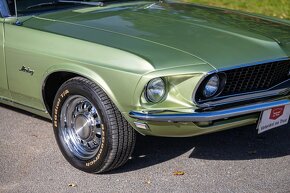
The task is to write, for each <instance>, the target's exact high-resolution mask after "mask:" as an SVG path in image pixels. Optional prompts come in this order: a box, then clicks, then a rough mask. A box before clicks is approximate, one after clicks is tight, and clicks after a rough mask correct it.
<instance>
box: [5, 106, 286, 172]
mask: <svg viewBox="0 0 290 193" xmlns="http://www.w3.org/2000/svg"><path fill="white" fill-rule="evenodd" d="M0 107H3V108H6V109H10V110H13V111H16V112H19V113H23V114H26V115H27V116H32V117H35V118H38V119H41V120H43V121H47V122H51V121H50V120H48V119H45V118H42V117H39V116H36V115H33V114H31V113H28V112H26V111H22V110H19V109H16V108H13V107H10V106H7V105H3V104H0ZM185 153H186V155H187V156H188V158H189V159H204V160H250V159H267V158H275V157H283V156H287V155H290V123H289V124H288V125H285V126H283V127H280V128H276V129H272V130H270V131H267V132H265V133H262V134H260V135H258V134H257V130H256V128H255V126H254V125H251V126H247V127H240V128H235V129H231V130H227V131H222V132H218V133H212V134H208V135H203V136H196V137H189V138H163V137H150V136H146V137H144V136H141V135H138V136H137V142H136V147H135V150H134V152H133V155H132V158H131V159H130V160H129V161H128V162H127V164H126V165H124V166H122V167H120V168H119V169H115V170H113V171H111V172H109V173H124V172H130V171H135V170H139V169H143V168H146V167H150V166H153V165H156V164H159V163H162V162H166V161H168V160H171V159H174V158H176V157H178V156H180V155H183V154H185Z"/></svg>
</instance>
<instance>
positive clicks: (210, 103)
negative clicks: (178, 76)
mask: <svg viewBox="0 0 290 193" xmlns="http://www.w3.org/2000/svg"><path fill="white" fill-rule="evenodd" d="M286 60H290V58H289V57H284V58H277V59H271V60H264V61H258V62H253V63H247V64H240V65H237V66H232V67H227V68H220V69H217V70H212V71H210V72H208V73H206V74H204V76H203V77H202V78H201V79H200V80H199V81H198V83H197V85H196V87H195V89H194V90H193V93H192V101H193V103H194V104H196V106H198V107H214V106H219V105H221V104H220V103H221V102H223V104H229V103H233V102H235V101H237V100H240V101H241V100H242V101H244V100H250V99H254V98H253V95H251V96H249V98H248V97H247V95H249V94H252V93H254V92H251V93H249V92H248V93H241V94H237V95H229V96H224V97H221V98H223V99H224V100H223V101H220V99H221V98H219V97H218V96H217V97H216V98H215V97H214V98H212V99H209V100H207V101H201V102H198V101H196V100H195V96H196V92H197V90H198V88H199V87H200V85H201V83H202V82H203V81H204V79H205V78H206V77H207V76H210V75H211V74H213V73H219V72H224V71H227V70H232V69H237V68H243V67H248V66H255V65H259V64H265V63H271V62H281V61H286ZM287 81H290V80H286V81H284V82H282V83H285V82H287ZM282 83H280V84H278V85H276V86H274V87H272V88H269V89H267V90H262V91H258V92H259V93H264V94H265V96H262V97H268V93H267V92H268V91H273V90H274V89H276V87H278V86H280V85H281V84H282ZM284 89H285V87H284ZM258 92H256V93H258ZM276 92H279V91H276ZM272 93H273V92H272ZM277 95H278V94H277ZM237 96H240V97H239V98H240V99H236V98H234V97H237ZM270 96H274V95H272V94H271V95H270ZM225 98H228V99H229V100H225ZM260 98H261V97H260ZM214 101H215V102H214Z"/></svg>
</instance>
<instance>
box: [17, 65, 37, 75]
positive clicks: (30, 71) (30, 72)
mask: <svg viewBox="0 0 290 193" xmlns="http://www.w3.org/2000/svg"><path fill="white" fill-rule="evenodd" d="M19 71H21V72H26V73H28V74H30V75H31V76H32V75H33V74H34V70H31V69H30V68H29V67H25V66H22V67H21V68H20V69H19Z"/></svg>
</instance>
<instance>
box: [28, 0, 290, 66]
mask: <svg viewBox="0 0 290 193" xmlns="http://www.w3.org/2000/svg"><path fill="white" fill-rule="evenodd" d="M23 25H24V26H26V27H30V28H35V29H38V30H42V31H47V32H53V33H57V34H61V35H65V36H69V37H74V38H78V39H82V40H86V41H90V42H94V43H99V44H103V45H107V46H111V47H115V48H118V49H121V50H125V51H128V52H131V53H134V54H136V55H138V56H141V57H143V58H145V59H147V60H148V61H150V62H151V63H152V64H153V65H154V67H155V68H156V69H161V68H168V67H173V66H178V65H187V64H189V63H194V62H198V61H199V62H204V63H208V64H210V65H212V66H213V67H214V68H225V67H229V66H234V65H240V64H245V63H252V62H258V61H266V60H272V59H278V58H285V57H289V56H290V48H289V47H290V44H289V42H290V25H289V24H287V23H286V22H285V23H283V22H280V21H274V20H273V21H272V20H269V19H262V18H260V17H257V16H251V15H249V14H245V13H240V12H235V11H230V10H225V9H217V8H211V7H204V6H198V5H191V4H180V3H152V2H151V3H149V2H138V3H126V4H114V5H108V6H105V7H99V8H96V7H93V8H92V7H91V8H86V9H78V10H66V11H61V12H56V13H49V14H42V15H39V16H35V17H33V18H31V19H29V20H28V21H26V22H24V24H23ZM189 58H191V59H192V61H190V60H191V59H189Z"/></svg>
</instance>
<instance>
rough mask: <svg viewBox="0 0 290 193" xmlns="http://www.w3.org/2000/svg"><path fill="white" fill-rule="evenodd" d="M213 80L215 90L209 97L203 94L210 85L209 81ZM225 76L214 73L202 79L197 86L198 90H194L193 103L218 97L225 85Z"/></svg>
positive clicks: (220, 73) (221, 73)
mask: <svg viewBox="0 0 290 193" xmlns="http://www.w3.org/2000/svg"><path fill="white" fill-rule="evenodd" d="M214 78H216V81H218V83H217V85H216V86H217V89H216V90H215V91H214V92H213V93H212V94H210V95H206V94H205V89H206V86H208V85H210V81H212V80H213V79H214ZM226 81H227V76H226V74H225V73H223V72H215V73H211V74H208V75H207V76H206V77H205V78H203V79H202V81H201V83H200V84H199V85H198V88H197V89H196V92H195V96H194V101H196V102H201V101H207V100H211V99H214V98H216V97H218V96H219V95H220V94H221V93H222V91H223V89H224V87H225V84H226Z"/></svg>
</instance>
